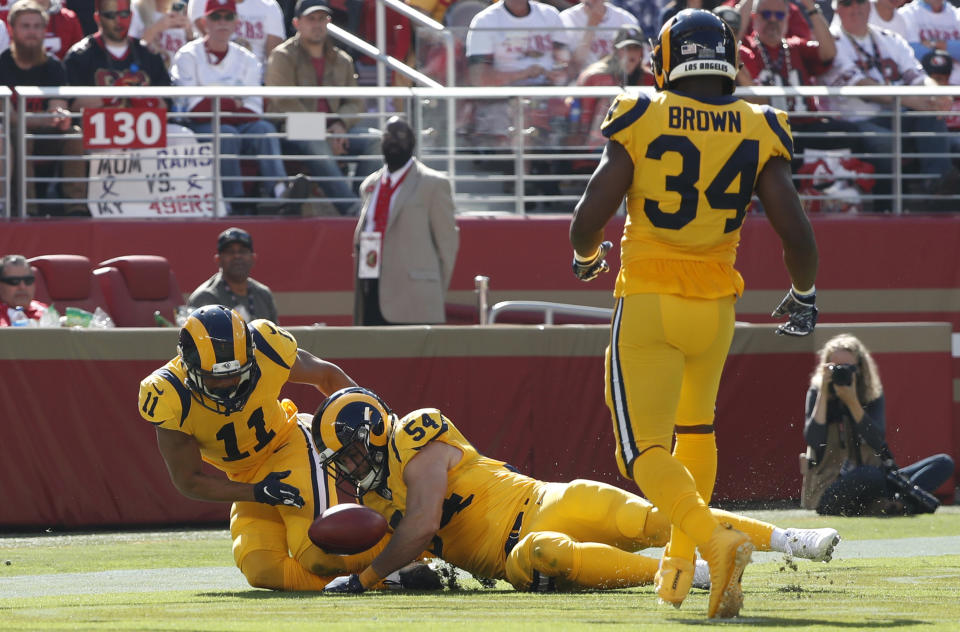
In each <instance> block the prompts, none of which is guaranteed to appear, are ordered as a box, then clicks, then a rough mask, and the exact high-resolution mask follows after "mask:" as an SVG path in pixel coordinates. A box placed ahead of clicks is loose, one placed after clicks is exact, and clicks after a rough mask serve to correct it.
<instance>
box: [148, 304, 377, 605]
mask: <svg viewBox="0 0 960 632" xmlns="http://www.w3.org/2000/svg"><path fill="white" fill-rule="evenodd" d="M177 350H178V352H179V353H178V355H177V357H175V358H174V359H172V360H171V361H170V362H167V363H166V364H165V365H164V366H163V367H161V368H160V369H157V370H156V371H154V372H153V373H151V374H150V375H149V376H147V377H146V378H145V379H144V380H143V381H142V382H141V383H140V414H141V415H142V416H143V418H144V419H146V420H147V421H149V422H150V423H151V424H153V425H154V426H155V427H156V431H157V444H158V446H159V448H160V453H161V455H162V456H163V458H164V461H165V462H166V464H167V468H168V469H169V471H170V478H171V479H172V480H173V483H174V485H175V486H176V488H177V489H178V490H179V491H180V492H181V493H182V494H183V495H185V496H188V497H190V498H196V499H198V500H209V501H225V502H233V507H232V509H231V512H230V533H231V535H232V537H233V554H234V558H235V560H236V562H237V566H238V567H239V568H240V570H241V572H243V574H244V576H245V577H246V578H247V580H248V581H249V583H250V584H251V585H252V586H256V587H260V588H272V589H277V590H320V589H322V588H323V587H324V586H325V585H326V584H327V582H328V581H329V580H330V576H333V575H337V574H341V573H343V572H349V571H351V570H354V569H356V568H363V567H364V566H365V565H366V563H368V562H369V560H370V559H372V557H373V555H375V554H376V551H377V550H378V548H382V545H380V546H379V547H375V548H374V549H373V550H371V551H370V552H367V553H365V554H361V555H359V556H346V557H345V556H339V555H328V554H326V553H324V552H323V551H321V550H320V549H318V548H317V547H315V546H313V544H312V543H311V542H310V539H309V537H308V536H307V530H308V528H309V527H310V524H311V523H312V522H313V520H314V518H315V517H316V516H318V515H320V513H321V512H322V511H323V510H324V509H326V508H327V506H328V505H332V504H336V496H335V491H334V489H333V487H332V481H331V479H329V478H328V477H326V476H325V475H324V473H323V470H322V469H321V468H319V467H318V466H317V464H316V462H315V458H314V449H313V446H312V440H311V438H310V429H309V416H308V415H298V412H297V407H296V405H295V404H294V403H293V402H292V401H290V400H289V399H284V400H283V401H278V400H279V396H280V389H281V388H282V387H283V385H284V384H286V383H287V382H296V383H301V384H312V385H314V386H316V388H317V389H318V390H320V391H321V392H323V393H332V392H334V391H336V390H337V389H340V388H344V387H347V386H353V385H354V382H353V380H351V379H350V378H349V377H348V376H347V375H346V374H345V373H344V372H343V371H342V370H341V369H340V368H339V367H337V366H336V365H334V364H331V363H329V362H325V361H323V360H320V359H319V358H317V357H315V356H313V355H312V354H310V353H308V352H307V351H304V350H303V349H299V348H297V341H296V340H295V339H294V337H293V336H292V335H291V334H290V333H289V332H287V331H285V330H284V329H282V328H280V327H278V326H277V325H275V324H273V323H271V322H270V321H268V320H263V319H260V320H255V321H253V322H251V323H250V324H249V325H248V324H247V323H246V322H244V320H243V319H242V318H241V317H240V316H239V314H237V313H236V312H235V311H233V310H231V309H229V308H227V307H224V306H222V305H206V306H204V307H200V308H198V309H196V310H194V311H193V313H192V314H190V317H189V318H188V319H187V322H186V323H185V324H184V326H183V328H182V329H181V330H180V340H179V345H178V347H177ZM201 459H202V460H203V461H206V462H207V463H209V464H210V465H212V466H214V467H215V468H217V469H219V470H221V471H222V472H224V473H225V474H226V478H224V477H223V476H222V475H217V474H213V473H207V472H204V471H203V470H202V469H201Z"/></svg>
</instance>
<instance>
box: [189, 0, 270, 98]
mask: <svg viewBox="0 0 960 632" xmlns="http://www.w3.org/2000/svg"><path fill="white" fill-rule="evenodd" d="M205 7H206V0H190V3H189V5H187V15H189V16H190V21H191V22H193V23H194V24H196V22H197V20H199V19H200V18H202V17H203V11H204V9H205ZM268 35H274V36H276V37H279V38H280V41H283V40H285V39H286V37H287V33H286V30H285V28H284V26H283V11H282V10H281V9H280V5H279V4H277V0H242V1H241V0H238V1H237V28H236V32H235V33H234V35H233V41H234V42H236V43H237V44H240V45H241V46H243V47H244V48H246V49H247V50H249V51H250V52H252V53H253V54H254V55H255V56H256V58H257V61H259V62H260V64H261V65H263V66H266V63H267V60H266V55H265V54H264V53H265V51H266V46H267V36H268ZM261 79H262V77H261ZM260 83H263V82H262V81H260V80H258V84H260Z"/></svg>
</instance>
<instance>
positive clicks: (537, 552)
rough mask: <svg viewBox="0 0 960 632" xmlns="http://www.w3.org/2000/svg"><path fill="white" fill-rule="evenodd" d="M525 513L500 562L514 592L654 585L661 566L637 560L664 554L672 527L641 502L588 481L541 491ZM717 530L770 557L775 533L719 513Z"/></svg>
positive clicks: (715, 512)
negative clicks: (737, 533) (723, 526)
mask: <svg viewBox="0 0 960 632" xmlns="http://www.w3.org/2000/svg"><path fill="white" fill-rule="evenodd" d="M527 507H532V508H531V509H528V510H527V511H525V512H524V515H523V517H522V526H521V529H520V533H519V540H518V542H517V544H516V545H515V546H514V547H513V549H511V550H510V552H509V554H508V555H507V560H506V576H507V580H508V581H509V582H510V583H511V584H513V586H514V587H515V588H516V589H517V590H529V591H539V590H569V589H575V588H623V587H628V586H639V585H642V584H648V583H650V582H652V581H653V576H654V574H655V573H656V571H657V566H658V565H659V561H658V560H656V559H653V558H651V557H647V556H645V555H641V554H638V553H636V551H639V550H641V549H645V548H647V547H651V546H664V545H665V544H666V543H667V537H668V536H669V534H670V521H669V520H668V519H667V518H666V517H665V516H664V514H663V513H662V512H660V511H658V510H657V508H656V507H654V506H653V505H651V504H650V503H649V502H648V501H647V500H645V499H643V498H640V497H639V496H637V495H635V494H631V493H630V492H627V491H624V490H622V489H620V488H617V487H613V486H612V485H607V484H606V483H599V482H596V481H588V480H575V481H573V482H570V483H544V484H543V486H542V487H541V488H540V489H539V490H538V494H537V497H536V502H534V503H529V504H528V505H527ZM711 512H712V514H713V516H714V518H715V519H716V520H717V521H719V522H725V523H729V524H731V525H732V526H733V527H734V528H735V529H739V530H741V531H743V532H744V533H746V534H747V535H748V536H750V539H751V541H752V542H753V543H754V545H755V546H756V547H757V549H758V550H761V551H768V550H770V536H771V535H772V533H773V529H774V526H773V525H772V524H768V523H766V522H760V521H759V520H752V519H750V518H744V517H741V516H737V515H736V514H731V513H727V512H725V511H720V510H716V509H714V510H711Z"/></svg>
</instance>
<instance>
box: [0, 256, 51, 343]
mask: <svg viewBox="0 0 960 632" xmlns="http://www.w3.org/2000/svg"><path fill="white" fill-rule="evenodd" d="M35 280H36V278H35V277H34V274H33V270H32V269H31V268H30V262H29V261H27V260H26V258H25V257H24V256H23V255H6V256H5V257H3V258H2V259H0V327H10V326H11V323H12V322H13V319H14V318H15V317H16V313H17V312H19V311H20V310H19V309H17V308H22V309H23V313H24V314H26V316H27V318H30V319H32V320H40V317H41V316H43V313H44V312H46V311H47V305H46V303H41V302H40V301H35V300H34V299H33V295H34V292H35V291H36V288H37V286H36V285H35V283H34V281H35ZM34 324H36V323H34Z"/></svg>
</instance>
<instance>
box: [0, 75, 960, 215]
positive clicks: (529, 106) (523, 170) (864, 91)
mask: <svg viewBox="0 0 960 632" xmlns="http://www.w3.org/2000/svg"><path fill="white" fill-rule="evenodd" d="M630 90H647V91H649V90H650V89H644V88H631V89H630ZM17 92H18V93H19V94H20V95H21V97H22V98H21V99H19V101H18V108H19V114H20V119H19V120H20V122H21V123H23V125H24V126H25V127H26V121H27V120H29V119H30V118H31V117H37V116H40V115H39V114H31V113H28V112H26V111H25V109H24V104H25V101H26V99H27V98H55V97H59V98H64V99H67V100H70V99H74V98H77V97H84V96H93V97H101V98H102V97H119V98H130V97H138V98H144V97H164V98H168V99H173V100H177V99H182V98H186V97H190V96H204V97H210V98H211V99H213V101H214V102H215V106H216V107H215V109H214V113H213V117H214V120H215V121H216V120H221V117H222V120H224V121H226V120H227V119H228V117H229V114H227V113H222V112H221V111H220V109H219V101H220V99H222V98H237V97H240V98H242V97H246V96H257V97H264V98H267V99H269V98H272V97H273V98H275V97H293V98H312V99H316V98H325V97H339V98H343V97H356V98H359V99H363V100H364V101H365V102H366V103H367V104H368V106H369V107H368V111H367V112H366V113H364V114H363V115H362V116H363V117H365V118H366V119H367V120H370V121H380V120H383V118H384V117H385V116H386V115H388V114H389V113H388V112H385V111H383V110H381V109H378V108H377V107H375V106H374V104H377V103H379V102H380V101H381V100H382V99H386V100H390V101H391V102H396V103H399V104H400V106H401V107H400V109H402V110H403V111H405V112H406V113H407V115H408V117H409V119H410V120H411V124H412V125H413V127H414V129H415V130H416V131H417V133H418V135H419V142H418V150H417V152H418V156H419V157H420V159H421V160H423V161H425V162H426V163H427V164H430V165H431V166H435V167H437V168H440V169H445V170H446V171H447V172H448V173H449V175H450V178H451V182H452V183H453V185H454V188H455V192H456V198H455V200H456V203H457V207H458V209H459V210H460V211H461V212H477V213H509V214H524V213H526V212H529V210H530V209H528V205H532V204H539V206H540V209H539V210H541V211H542V210H546V211H554V212H566V211H569V210H570V209H572V207H573V203H574V202H575V201H576V200H577V199H578V198H579V195H580V193H581V192H582V190H583V187H584V186H585V184H586V181H587V179H588V178H589V173H590V172H591V171H592V165H593V164H595V162H596V160H597V159H598V157H599V152H598V148H597V147H591V146H584V145H566V144H564V142H563V141H564V139H563V135H562V134H561V133H560V132H561V131H562V130H561V129H560V127H562V126H563V125H564V124H565V121H564V120H560V119H559V118H558V119H557V120H553V119H550V118H549V117H548V118H546V119H543V118H542V117H541V119H542V120H540V121H538V122H537V124H538V125H543V124H546V126H547V128H548V129H547V132H548V133H549V134H551V135H553V136H555V137H552V138H551V137H548V138H547V140H546V141H545V140H544V138H543V137H542V136H541V135H538V134H540V132H541V131H542V129H536V128H535V125H534V124H533V122H531V121H529V120H528V117H529V115H530V112H531V110H533V111H535V113H538V114H541V115H542V112H541V111H540V109H538V108H540V106H541V105H542V104H544V103H546V102H554V103H557V102H560V103H562V102H563V101H564V100H571V99H585V98H593V97H595V98H599V99H612V98H613V97H614V96H616V95H617V94H619V93H620V89H619V88H616V87H609V88H606V87H589V88H585V87H567V86H565V87H490V88H462V87H454V88H445V87H409V88H406V87H387V88H353V89H345V88H297V87H283V88H280V87H202V88H195V87H194V88H185V87H168V88H156V87H154V88H149V87H136V88H115V87H114V88H96V87H57V88H38V87H29V86H24V87H19V88H17ZM737 94H738V95H740V96H744V97H783V96H787V97H790V96H796V97H807V96H817V97H825V96H830V97H837V96H839V97H871V96H883V97H887V98H891V97H892V98H893V101H894V102H893V106H892V112H891V115H892V127H893V129H892V131H891V134H892V136H893V137H894V138H897V139H899V138H901V136H902V135H903V134H902V131H901V129H900V122H901V118H902V117H906V116H915V115H916V114H915V113H912V112H902V111H901V108H900V107H899V106H900V101H901V99H902V98H904V97H907V96H936V95H949V96H951V97H957V96H960V86H953V87H936V88H934V87H926V86H922V87H866V86H855V87H846V88H826V87H819V86H818V87H804V88H777V87H756V88H741V89H739V90H738V92H737ZM0 100H2V105H3V107H2V111H3V117H4V118H3V134H4V138H5V139H6V140H9V139H10V138H11V134H10V121H11V116H10V114H11V112H12V111H11V100H10V91H9V90H7V89H6V88H4V89H3V92H0ZM491 100H494V101H499V102H502V103H507V104H509V105H510V106H511V107H512V110H511V115H512V117H513V119H512V121H513V123H512V125H510V126H509V128H508V129H505V130H504V134H503V137H504V139H505V142H504V143H502V144H500V145H499V146H493V145H485V144H483V143H482V142H480V140H479V139H478V138H477V137H476V135H474V134H471V132H470V129H469V128H468V127H461V126H459V125H458V124H457V121H456V120H454V118H455V117H454V115H452V114H451V112H459V108H461V106H476V105H483V104H485V103H487V102H490V101H491ZM835 114H837V115H844V114H849V112H846V111H845V112H837V113H835ZM947 114H949V113H947V112H942V113H933V115H947ZM74 115H75V116H76V115H78V113H76V112H75V113H74ZM169 116H170V117H171V118H174V117H185V116H187V115H185V114H184V113H182V112H175V111H171V112H170V113H169ZM284 116H285V115H283V114H265V115H264V116H263V118H265V119H267V120H273V121H279V120H282V119H283V118H284ZM544 121H546V122H545V123H544ZM554 124H556V125H557V127H553V126H554ZM18 127H19V126H18ZM373 127H375V126H373V125H371V128H373ZM376 133H377V131H376V129H372V130H371V131H370V132H369V134H370V135H375V134H376ZM28 135H29V133H28V132H26V131H25V132H24V136H23V137H22V138H25V137H27V136H28ZM211 136H212V137H213V139H214V142H213V153H214V165H215V166H214V170H213V173H212V174H211V175H210V176H209V178H208V179H212V181H214V182H217V183H219V175H218V172H217V168H218V167H217V166H218V165H219V164H220V158H221V154H220V145H219V139H220V135H219V132H218V128H217V126H215V127H214V131H213V132H212V133H211ZM276 136H277V137H278V138H283V137H284V135H283V133H279V132H278V133H277V134H276ZM22 138H21V140H22ZM8 146H9V145H8ZM9 156H10V153H9V152H7V153H5V154H4V161H5V162H4V174H5V180H6V182H8V183H10V184H11V186H7V187H5V188H4V197H5V199H6V202H7V203H6V204H5V207H4V216H6V217H10V216H11V215H14V216H16V215H19V214H21V212H22V210H21V209H15V210H13V209H11V206H10V200H9V196H10V191H11V189H12V188H18V190H20V191H24V190H25V189H24V169H23V166H24V164H25V163H21V164H20V167H21V169H20V170H19V176H18V181H17V182H11V181H10V167H11V162H10V160H9ZM279 157H280V158H282V159H286V158H289V159H301V158H302V157H300V156H285V155H281V156H279ZM364 157H366V158H369V159H373V160H380V157H379V156H377V155H374V154H372V153H371V154H367V155H365V156H359V157H357V156H354V157H353V158H354V159H358V158H359V159H362V158H364ZM888 157H889V158H890V159H891V161H892V165H893V172H892V174H891V176H890V178H891V180H892V185H893V187H892V188H893V192H892V197H891V202H892V207H893V210H894V213H901V212H903V210H904V208H905V203H906V204H907V207H909V204H912V203H913V201H914V200H915V199H916V197H917V196H916V195H914V196H912V197H911V196H910V195H906V196H905V193H904V189H903V182H904V180H905V178H906V177H907V176H905V174H904V172H903V169H902V165H901V163H902V161H903V160H904V159H911V158H916V155H909V154H904V153H903V151H902V150H901V144H900V143H899V142H894V143H892V151H891V154H890V155H889V156H888ZM34 158H35V157H28V156H24V155H23V153H22V152H21V154H20V156H19V158H18V159H19V160H20V161H25V160H27V159H34ZM75 158H76V159H78V160H89V157H88V156H82V155H81V156H75ZM950 158H952V159H956V158H958V156H955V155H952V154H951V155H950ZM574 161H579V162H580V163H581V169H580V170H579V171H574V170H566V169H569V168H570V167H569V166H570V165H571V164H573V163H574ZM531 164H541V165H544V164H545V165H548V166H550V172H549V173H529V172H528V166H529V165H531ZM290 175H292V174H290ZM911 177H916V176H911ZM248 179H249V178H248ZM261 179H263V178H261ZM320 179H322V178H320ZM345 179H347V177H346V176H345ZM358 179H359V178H358V177H357V176H354V179H353V180H352V182H353V183H356V182H357V181H358ZM314 180H315V181H316V180H318V178H314ZM50 183H55V181H51V182H47V184H50ZM539 184H550V185H553V186H554V187H555V188H558V192H553V193H546V194H545V193H540V192H536V191H531V190H525V186H527V187H530V186H535V185H539ZM213 189H214V193H215V195H216V196H217V201H218V202H219V200H221V199H222V195H221V192H220V187H219V186H214V187H213ZM865 197H867V196H865ZM954 200H956V201H957V206H958V209H960V198H958V197H957V196H954V197H952V198H950V201H951V202H952V201H954ZM308 201H317V202H321V201H322V199H319V198H318V199H313V198H311V199H310V200H308ZM216 208H218V209H219V206H217V207H216ZM11 211H13V212H11Z"/></svg>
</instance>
